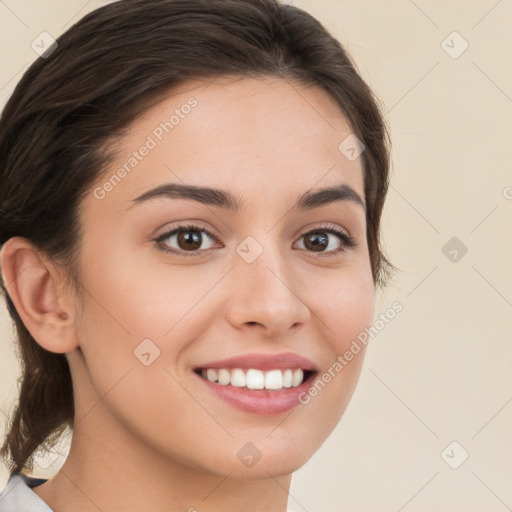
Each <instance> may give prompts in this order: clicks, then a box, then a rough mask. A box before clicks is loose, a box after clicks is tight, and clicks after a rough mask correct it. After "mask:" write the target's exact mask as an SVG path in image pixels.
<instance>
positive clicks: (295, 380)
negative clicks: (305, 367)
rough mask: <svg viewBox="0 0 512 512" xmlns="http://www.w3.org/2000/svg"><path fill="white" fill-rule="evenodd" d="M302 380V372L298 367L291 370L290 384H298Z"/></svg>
mask: <svg viewBox="0 0 512 512" xmlns="http://www.w3.org/2000/svg"><path fill="white" fill-rule="evenodd" d="M303 380H304V373H303V371H302V370H301V369H300V368H298V369H297V370H295V371H294V372H293V378H292V386H293V387H295V386H300V385H301V384H302V381H303Z"/></svg>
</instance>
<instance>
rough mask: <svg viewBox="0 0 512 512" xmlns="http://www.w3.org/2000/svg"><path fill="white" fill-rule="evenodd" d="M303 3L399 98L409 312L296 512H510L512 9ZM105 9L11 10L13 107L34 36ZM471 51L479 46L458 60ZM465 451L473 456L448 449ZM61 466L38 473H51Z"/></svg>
mask: <svg viewBox="0 0 512 512" xmlns="http://www.w3.org/2000/svg"><path fill="white" fill-rule="evenodd" d="M103 3H106V2H103ZM289 3H290V2H289ZM294 3H295V4H296V5H298V6H299V7H302V8H304V9H306V10H307V11H308V12H310V13H311V14H313V15H314V16H315V17H317V18H318V19H320V20H321V21H322V22H323V23H324V24H325V26H326V27H327V28H328V29H329V30H331V31H332V32H333V33H334V35H335V36H336V37H338V38H339V39H340V40H341V41H342V42H343V43H344V44H345V45H346V46H347V48H348V50H349V51H350V52H351V53H352V54H353V56H354V57H355V60H356V62H357V64H358V66H359V69H360V72H361V73H362V75H363V76H364V78H365V79H366V80H367V81H368V82H369V83H370V85H371V86H372V87H373V88H374V90H375V91H376V92H377V94H378V95H379V96H380V98H381V99H382V101H383V102H384V104H385V111H386V112H387V114H386V117H387V119H388V121H389V124H390V128H391V135H392V139H393V143H394V149H393V175H392V186H391V189H390V192H389V198H388V202H387V205H386V209H385V213H384V220H383V222H384V234H385V246H386V247H387V248H388V252H389V254H390V256H391V259H392V261H393V262H394V263H395V264H396V265H397V266H399V267H400V268H401V269H402V272H401V273H399V274H398V275H397V277H396V279H395V281H394V283H393V285H392V286H390V287H389V289H387V290H386V292H385V293H384V294H383V295H382V297H379V300H378V302H377V315H378V313H379V312H380V311H385V310H386V309H387V308H388V307H389V306H390V305H391V304H392V303H393V302H394V301H399V302H400V303H401V304H402V305H403V311H402V312H401V313H399V314H398V315H397V316H396V317H395V319H394V320H393V321H391V322H390V323H389V324H388V325H386V327H385V328H384V329H382V330H381V331H380V332H379V334H378V336H376V337H375V338H374V339H373V340H372V341H371V344H370V347H369V351H368V355H367V359H366V361H365V365H364V369H363V372H362V375H361V380H360V383H359V386H358V388H357V390H356V392H355V395H354V397H353V400H352V402H351V404H350V406H349V408H348V410H347V412H346V414H345V416H344V417H343V419H342V421H341V422H340V424H339V426H338V427H337V429H336V430H335V432H334V433H333V434H332V435H331V437H330V438H329V439H328V440H327V442H326V443H325V444H324V445H323V446H322V448H321V449H320V450H319V451H318V452H317V453H316V454H315V455H314V457H313V458H312V459H311V460H310V461H309V462H308V463H307V464H306V465H305V466H304V467H303V468H301V469H300V470H299V471H298V472H297V473H296V474H295V476H294V479H293V483H292V488H291V498H290V506H291V507H292V508H293V509H294V510H296V511H297V512H298V511H307V512H320V511H321V512H330V511H332V512H334V511H340V510H344V511H352V510H354V511H356V510H357V511H370V510H371V511H374V510H379V511H381V512H387V511H393V512H395V511H402V510H403V511H405V512H408V511H411V512H412V511H416V512H419V511H429V512H431V511H432V510H436V511H444V510H450V511H465V512H471V511H475V512H476V511H479V512H480V511H481V510H485V511H486V512H502V511H503V510H507V509H510V508H511V507H512V486H511V485H510V481H511V477H512V460H511V457H510V455H511V454H512V440H511V437H512V436H511V433H512V429H511V427H512V403H511V402H512V381H511V378H510V374H511V369H512V343H511V339H510V327H511V322H510V319H511V317H512V316H511V313H512V270H511V269H512V265H511V264H510V263H511V261H512V259H511V256H512V237H511V236H510V234H511V233H512V173H511V152H512V149H511V148H512V144H511V140H512V137H511V136H512V116H511V112H512V67H511V66H510V54H511V51H510V50H511V48H512V30H511V27H510V20H511V19H512V5H511V3H510V1H506V0H502V1H496V0H479V1H472V2H467V1H462V0H460V1H453V0H452V1H450V2H446V1H433V0H415V1H414V2H413V1H412V0H411V1H407V0H395V1H385V2H384V1H376V0H375V1H362V0H359V1H356V0H346V1H345V0H341V1H334V0H333V1H327V0H315V1H313V0H308V1H306V0H295V1H294ZM99 5H101V2H97V1H94V0H92V1H89V2H86V0H67V1H65V2H64V1H55V0H52V1H45V2H39V1H36V0H2V1H0V19H1V22H0V38H1V47H2V53H1V55H2V57H1V58H2V62H1V78H0V102H1V103H2V104H3V103H4V101H5V99H6V98H7V97H8V96H9V94H10V93H11V91H12V90H13V88H14V86H15V84H16V82H17V81H18V80H19V78H20V77H21V74H22V72H23V70H24V69H26V67H27V66H28V65H29V64H30V63H31V62H32V61H33V60H34V59H35V57H36V54H35V53H34V51H33V50H32V48H31V42H32V41H33V40H34V38H35V37H36V36H38V34H40V33H41V32H42V31H48V32H50V33H51V34H52V35H54V36H55V37H57V36H58V35H60V34H61V33H62V32H63V31H64V30H65V29H66V28H68V27H69V26H70V24H71V23H72V22H74V21H76V20H77V19H78V18H79V17H80V16H82V15H84V14H85V13H86V12H88V11H90V10H92V9H94V8H96V7H98V6H99ZM454 31H457V32H458V33H459V34H460V36H461V37H462V38H463V39H461V37H459V36H457V35H453V34H452V33H453V32H454ZM445 39H446V41H445V43H443V41H444V40H445ZM464 40H465V41H467V43H468V44H469V47H468V49H467V50H466V51H464V52H463V53H462V54H460V55H458V53H459V52H460V51H461V49H463V45H464ZM445 49H446V50H447V51H448V52H450V53H451V54H452V56H450V55H449V54H448V53H447V51H445ZM453 57H457V58H453ZM452 237H457V238H458V239H459V241H460V242H461V243H463V244H464V245H465V246H466V247H467V249H468V251H467V253H466V254H465V255H464V256H462V257H460V254H461V253H460V251H459V252H458V253H457V257H458V258H460V259H458V260H457V261H455V262H453V261H451V260H450V259H449V257H450V258H453V257H455V253H453V252H452V253H451V254H449V251H450V250H453V249H452V248H449V249H448V250H446V251H445V252H447V253H448V256H449V257H447V256H445V254H444V253H443V252H442V248H443V246H444V245H445V244H446V243H447V242H448V241H449V240H450V239H451V238H452ZM0 315H1V318H0V329H1V331H0V351H1V363H0V365H1V368H0V375H1V377H0V384H1V396H0V408H1V409H2V412H4V411H7V410H8V408H9V407H11V406H12V404H13V401H14V399H15V397H16V385H17V383H16V379H17V377H18V366H17V361H16V358H15V356H14V351H13V347H12V345H11V343H12V339H13V335H12V330H11V326H10V324H9V320H8V315H7V312H6V310H5V309H4V308H3V307H2V308H1V309H0ZM0 419H4V418H3V415H1V414H0ZM453 441H456V442H457V443H459V444H458V445H456V446H455V447H454V448H453V446H452V447H450V448H449V449H448V450H447V452H444V450H445V448H446V447H447V446H448V445H450V443H452V442H453ZM452 448H453V449H452ZM463 450H465V451H467V452H468V453H469V458H468V459H467V460H466V461H465V462H464V463H463V464H462V465H460V467H459V468H458V469H452V467H450V466H449V465H448V464H447V462H445V460H446V461H448V462H450V463H451V464H452V465H456V463H457V462H458V461H460V457H461V455H462V454H463V453H464V452H463ZM443 452H444V453H445V455H444V458H443V456H442V453H443ZM64 456H65V455H64ZM62 462H63V458H60V459H58V460H57V461H56V462H55V463H54V464H53V465H51V466H49V467H44V468H41V467H39V468H38V471H37V473H36V474H37V475H40V476H43V477H48V476H52V475H53V474H54V473H55V472H56V471H57V470H58V468H59V467H60V464H61V463H62ZM43 466H47V464H43ZM1 469H2V471H1V472H0V473H1V474H0V477H1V480H0V488H3V486H4V485H5V481H6V477H7V473H6V471H5V468H1Z"/></svg>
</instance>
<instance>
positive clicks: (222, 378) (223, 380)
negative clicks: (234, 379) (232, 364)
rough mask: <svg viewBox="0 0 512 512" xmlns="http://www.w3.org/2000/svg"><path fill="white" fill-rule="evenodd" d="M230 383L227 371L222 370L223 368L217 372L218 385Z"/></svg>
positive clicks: (229, 374) (229, 375)
mask: <svg viewBox="0 0 512 512" xmlns="http://www.w3.org/2000/svg"><path fill="white" fill-rule="evenodd" d="M230 382H231V373H230V372H229V370H224V368H222V369H221V370H219V384H224V385H227V384H229V383H230Z"/></svg>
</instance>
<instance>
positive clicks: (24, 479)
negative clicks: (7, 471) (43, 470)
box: [0, 473, 53, 512]
mask: <svg viewBox="0 0 512 512" xmlns="http://www.w3.org/2000/svg"><path fill="white" fill-rule="evenodd" d="M44 482H46V479H44V478H34V477H30V476H27V475H24V474H23V473H13V475H12V476H11V478H9V481H8V482H7V485H6V486H5V489H4V490H3V491H2V492H1V493H0V512H53V510H52V509H51V508H50V507H49V506H48V505H47V504H46V503H45V502H44V501H43V500H42V499H41V498H40V497H39V496H38V495H37V494H36V493H35V492H34V491H33V490H32V487H36V486H37V485H41V484H43V483H44Z"/></svg>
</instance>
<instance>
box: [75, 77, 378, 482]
mask: <svg viewBox="0 0 512 512" xmlns="http://www.w3.org/2000/svg"><path fill="white" fill-rule="evenodd" d="M350 134H351V130H350V128H349V126H348V124H347V121H346V120H345V118H344V116H343V115H342V114H341V112H340V110H339V109H338V108H337V107H336V105H335V103H334V102H333V100H331V99H330V97H329V96H328V95H327V94H326V93H325V92H323V91H322V90H321V89H319V88H316V87H304V86H301V85H298V84H297V83H293V84H291V83H289V82H287V81H284V80H280V79H265V80H263V79H262V80H255V79H248V78H244V79H237V80H233V79H231V80H229V81H228V80H226V79H223V80H217V82H216V83H207V82H199V81H197V82H189V83H187V84H184V85H182V86H181V87H180V88H179V89H175V91H173V93H172V95H171V94H169V95H168V96H166V98H165V99H164V100H163V101H161V102H160V103H158V104H157V105H156V106H153V107H152V108H151V109H150V110H148V111H147V112H146V113H145V114H144V116H142V117H141V118H139V119H138V120H137V121H136V122H135V123H134V124H133V125H132V128H131V130H130V132H129V133H128V135H127V136H126V137H125V138H124V139H123V140H122V142H121V143H120V146H119V153H118V155H117V157H116V160H115V162H114V163H113V164H112V165H111V166H110V167H109V170H108V172H106V173H105V175H104V176H103V178H102V179H101V180H99V181H98V182H97V184H96V185H95V187H94V189H93V190H91V193H90V194H89V195H88V196H87V197H86V198H85V200H84V202H83V204H82V206H83V209H82V213H81V215H82V217H81V220H82V223H83V231H84V238H83V245H82V247H81V253H80V268H81V272H82V276H81V284H82V285H83V288H82V289H81V300H82V301H83V308H84V309H83V317H81V318H82V320H81V321H79V322H78V323H77V327H76V333H77V342H78V344H79V347H80V348H79V349H78V350H75V351H73V352H70V353H68V354H67V356H68V360H69V361H70V365H71V369H72V373H73V378H74V380H75V386H76V387H77V392H76V394H75V399H76V422H77V425H76V429H77V430H78V429H79V428H80V427H83V429H84V430H85V429H86V430H87V433H88V434H87V435H90V436H94V437H95V438H99V437H101V438H102V439H109V443H106V444H108V445H109V446H115V447H116V449H117V450H118V451H117V453H120V452H119V450H124V451H123V453H125V454H126V453H127V452H128V451H130V450H136V451H137V452H138V453H139V454H145V455H147V454H148V453H152V454H153V456H155V454H158V455H157V457H161V458H162V459H161V460H167V461H174V462H176V463H177V464H179V465H181V464H184V465H186V466H188V467H193V468H195V469H199V470H204V471H207V472H211V473H216V474H224V475H225V474H228V473H231V477H234V478H244V479H253V478H268V476H269V473H270V474H271V475H282V474H287V473H291V472H293V471H294V470H296V469H297V468H298V467H300V466H301V465H302V464H304V463H305V462H306V460H307V459H308V458H309V457H311V455H312V454H313V453H314V452H315V451H316V450H317V449H318V448H319V447H320V445H321V444H322V442H323V441H324V440H325V439H326V437H327V436H328V434H329V433H330V432H331V431H332V429H333V428H334V427H335V425H336V424H337V422H338V421H339V419H340V417H341V415H342V414H343V412H344V410H345V408H346V406H347V404H348V402H349V400H350V397H351V395H352V393H353V391H354V388H355V385H356V382H357V379H358V377H359V373H360V369H361V364H362V361H363V354H364V349H362V350H361V351H360V352H359V353H358V354H357V355H354V356H353V358H352V360H351V361H350V362H349V363H348V364H347V362H346V360H345V358H344V359H343V360H344V361H345V364H343V365H341V366H342V369H341V370H340V369H339V367H340V364H338V365H336V362H337V361H338V362H339V361H340V359H338V356H342V357H343V356H344V354H345V352H346V351H347V350H349V349H350V346H351V344H352V342H353V340H354V339H355V338H356V337H357V335H358V334H359V333H360V332H361V331H363V330H364V329H365V328H366V327H368V326H369V325H370V324H371V321H372V316H373V307H374V283H373V280H372V273H371V267H370V260H369V255H368V246H367V240H366V219H365V210H364V205H363V203H364V199H365V198H364V185H363V167H362V166H363V163H362V160H361V158H360V157H359V158H357V151H358V148H357V147H356V148H355V152H354V151H350V149H349V151H348V152H347V148H346V145H347V144H349V143H350V140H351V139H348V141H346V142H345V143H344V145H342V150H340V149H339V146H340V144H341V143H342V142H343V141H344V140H345V139H346V138H347V137H348V136H349V135H350ZM354 153H355V157H354ZM346 155H348V156H350V158H348V157H347V156H346ZM123 170H124V171H123ZM189 186H190V187H198V188H197V189H194V190H195V191H190V190H189V191H187V189H186V187H189ZM159 187H163V188H162V189H161V190H160V193H155V194H153V193H152V192H151V191H153V190H155V189H158V188H159ZM165 187H168V188H167V192H165V190H166V189H165ZM171 187H175V188H174V189H173V188H171ZM330 187H332V188H333V192H331V193H325V194H323V195H321V196H318V197H317V200H314V199H312V200H309V201H308V200H303V201H302V202H300V201H299V198H300V197H302V196H303V195H305V194H307V195H311V194H315V193H316V192H318V191H319V190H321V189H325V188H330ZM203 188H205V189H215V191H216V192H211V191H201V190H199V189H203ZM357 196H359V198H360V199H361V203H359V202H358V201H357ZM228 199H232V201H230V200H228ZM235 207H236V208H235ZM187 226H192V227H187ZM178 228H181V231H178V232H176V231H175V230H177V229H178ZM335 230H338V231H339V232H341V235H339V234H337V233H336V231H335ZM169 233H171V234H169ZM347 237H350V238H347ZM350 239H353V241H354V243H355V245H351V244H350ZM156 240H159V241H158V242H156ZM166 250H169V251H172V252H166ZM235 357H236V358H238V360H236V361H235V360H232V361H225V360H227V359H230V358H235ZM301 358H304V359H301ZM235 368H238V370H236V371H234V369H235ZM334 368H337V369H338V370H337V371H336V370H334ZM208 369H209V371H208V372H207V371H206V370H208ZM329 369H330V375H331V378H330V379H327V378H326V379H325V380H330V382H328V383H325V382H323V383H322V384H323V385H322V386H318V389H319V391H318V390H317V392H316V394H315V393H313V394H314V396H311V395H309V394H306V393H307V390H308V388H310V386H311V385H312V384H314V382H315V380H319V379H320V380H321V377H322V375H323V374H326V373H329ZM203 370H204V371H203ZM272 370H274V371H272ZM276 370H277V371H276ZM286 370H288V371H286ZM297 370H303V373H304V376H305V377H307V378H308V380H307V381H306V382H305V383H303V384H300V383H301V382H302V381H301V372H300V371H297ZM312 371H313V372H314V373H313V374H312V373H311V372H312ZM201 374H202V375H201ZM208 378H210V379H211V381H209V380H208ZM215 378H217V379H220V381H221V382H214V381H215ZM290 380H292V382H290ZM248 385H249V387H251V388H252V389H248V388H247V386H248ZM262 386H264V389H259V388H261V387H262ZM267 387H268V388H271V389H267ZM128 440H129V442H128Z"/></svg>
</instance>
